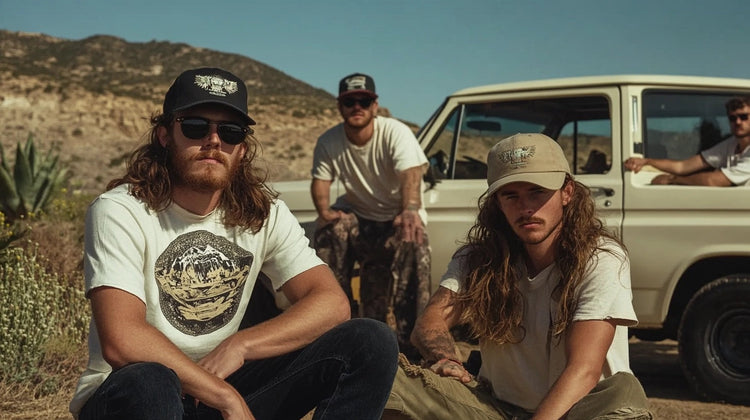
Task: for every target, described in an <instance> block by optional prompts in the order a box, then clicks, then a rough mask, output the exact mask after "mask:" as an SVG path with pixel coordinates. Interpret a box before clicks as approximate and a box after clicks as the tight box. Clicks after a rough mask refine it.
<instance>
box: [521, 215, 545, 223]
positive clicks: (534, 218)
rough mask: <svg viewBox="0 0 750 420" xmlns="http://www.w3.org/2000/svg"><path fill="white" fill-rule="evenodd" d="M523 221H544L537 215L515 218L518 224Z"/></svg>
mask: <svg viewBox="0 0 750 420" xmlns="http://www.w3.org/2000/svg"><path fill="white" fill-rule="evenodd" d="M524 223H544V220H542V219H540V218H538V217H524V216H521V217H519V218H518V219H516V221H515V224H517V225H520V224H524Z"/></svg>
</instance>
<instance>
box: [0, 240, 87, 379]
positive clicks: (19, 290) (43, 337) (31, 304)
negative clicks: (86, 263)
mask: <svg viewBox="0 0 750 420" xmlns="http://www.w3.org/2000/svg"><path fill="white" fill-rule="evenodd" d="M75 283H76V281H74V280H71V279H69V278H65V277H60V276H59V275H58V274H56V273H50V272H49V271H48V270H47V269H46V268H45V265H44V264H42V261H41V257H39V256H37V254H36V251H35V250H33V249H27V250H24V249H22V248H17V247H9V248H6V249H5V250H2V251H0V337H1V338H0V380H2V381H6V382H23V381H32V380H36V381H40V379H39V378H38V372H39V366H40V363H41V362H42V360H43V358H44V356H45V352H46V351H47V350H48V347H49V346H50V345H53V344H54V345H59V344H57V343H60V342H77V343H81V342H83V340H84V339H85V337H86V334H87V328H88V320H89V317H90V315H89V309H88V305H87V302H86V301H85V298H84V296H83V290H82V289H83V288H82V287H81V285H80V284H75ZM78 283H80V279H78ZM42 380H43V379H42Z"/></svg>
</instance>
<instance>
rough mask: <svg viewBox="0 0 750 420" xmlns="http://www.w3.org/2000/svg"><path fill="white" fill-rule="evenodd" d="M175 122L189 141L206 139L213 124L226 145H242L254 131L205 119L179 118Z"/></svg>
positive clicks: (234, 124)
mask: <svg viewBox="0 0 750 420" xmlns="http://www.w3.org/2000/svg"><path fill="white" fill-rule="evenodd" d="M175 121H177V122H178V123H180V130H181V131H182V135H184V136H185V137H187V138H189V139H193V140H199V139H202V138H205V137H206V136H207V135H208V132H209V131H210V129H211V124H216V132H217V133H218V134H219V138H220V139H221V141H223V142H224V143H226V144H232V145H234V144H240V143H242V142H243V141H245V137H246V136H247V134H248V133H250V134H252V130H251V129H250V128H248V127H243V126H241V125H239V124H236V123H231V122H219V121H211V120H209V119H207V118H203V117H177V118H175Z"/></svg>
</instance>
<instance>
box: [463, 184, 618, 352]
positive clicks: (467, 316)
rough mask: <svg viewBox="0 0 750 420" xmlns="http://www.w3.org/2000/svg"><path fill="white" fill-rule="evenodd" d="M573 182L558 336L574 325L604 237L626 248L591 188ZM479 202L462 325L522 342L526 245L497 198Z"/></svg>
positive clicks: (560, 251) (561, 246)
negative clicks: (579, 294) (579, 292)
mask: <svg viewBox="0 0 750 420" xmlns="http://www.w3.org/2000/svg"><path fill="white" fill-rule="evenodd" d="M568 182H572V183H574V188H573V195H572V197H571V200H570V202H569V203H568V205H566V206H565V207H563V217H562V226H561V230H560V233H559V235H558V237H557V243H556V250H555V251H556V252H555V262H556V263H557V266H558V268H559V270H560V273H561V280H560V283H559V284H558V285H557V287H556V289H555V291H554V292H553V293H554V294H555V295H556V297H557V296H559V299H560V300H559V305H560V306H559V312H558V313H559V317H558V319H556V320H553V323H554V325H553V328H552V329H553V335H554V336H556V337H559V336H560V334H562V333H563V332H565V331H566V329H567V328H568V326H569V325H570V324H571V322H572V318H573V313H574V311H575V308H576V305H577V299H576V288H577V287H578V286H579V285H580V284H581V281H582V279H583V277H584V275H585V274H586V270H587V267H588V264H589V262H590V260H591V257H592V256H593V255H594V253H595V252H597V251H598V250H601V249H602V248H601V245H602V241H601V240H602V238H609V239H611V240H613V241H615V242H616V243H618V244H619V245H620V246H622V248H623V250H624V249H625V247H624V246H623V245H622V243H621V242H620V241H619V240H618V239H617V238H616V237H615V236H614V235H613V234H612V233H611V232H609V231H607V230H606V229H605V227H604V225H603V223H602V221H601V220H600V219H599V218H597V217H596V215H595V207H594V202H593V200H592V199H591V192H590V190H589V189H588V187H586V186H585V185H583V184H581V183H580V182H578V181H575V180H573V178H572V177H570V176H568V177H567V178H566V180H565V183H568ZM479 203H480V205H479V215H478V216H477V221H476V223H475V224H474V226H473V227H472V228H471V229H470V230H469V233H468V236H467V240H466V245H465V247H464V251H465V258H466V260H465V261H464V262H465V267H470V270H469V273H468V277H467V278H466V279H464V283H463V287H462V288H461V290H460V291H459V293H458V294H457V296H456V299H457V302H458V303H460V304H461V305H462V308H463V313H462V321H463V322H465V323H467V324H468V325H469V327H470V330H471V332H472V334H473V335H474V336H475V337H477V338H484V339H489V340H492V341H494V342H496V343H498V344H502V343H508V342H511V343H517V342H519V341H521V340H522V339H523V337H524V335H525V330H524V327H523V325H522V319H523V311H524V300H523V296H522V295H521V291H520V288H519V284H518V280H517V279H519V278H520V275H521V270H520V267H519V264H518V262H519V261H523V257H524V255H525V250H524V245H523V243H522V242H521V241H520V240H519V239H518V236H517V235H516V234H515V233H514V232H513V229H512V228H511V225H510V224H509V223H508V220H507V219H506V218H505V215H504V214H503V212H502V211H501V209H500V205H499V204H498V202H497V200H496V199H495V197H494V195H493V196H486V195H484V196H482V197H480V199H479ZM603 250H604V251H607V250H606V249H603ZM607 252H608V251H607Z"/></svg>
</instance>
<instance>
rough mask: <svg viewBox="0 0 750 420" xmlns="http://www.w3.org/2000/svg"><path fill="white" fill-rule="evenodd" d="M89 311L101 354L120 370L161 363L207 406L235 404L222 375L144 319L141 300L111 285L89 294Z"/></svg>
mask: <svg viewBox="0 0 750 420" xmlns="http://www.w3.org/2000/svg"><path fill="white" fill-rule="evenodd" d="M91 302H92V311H93V316H94V319H95V320H96V325H97V329H98V334H99V338H100V342H101V348H102V355H103V356H104V359H105V360H106V361H107V362H108V363H109V364H110V365H111V366H112V367H113V369H119V368H121V367H123V366H125V365H128V364H131V363H137V362H154V363H159V364H162V365H164V366H166V367H168V368H170V369H172V370H173V371H175V373H176V374H177V376H178V377H179V378H180V382H181V385H182V389H183V391H184V392H185V393H187V394H190V395H193V396H194V397H196V398H198V399H199V400H201V401H203V402H204V403H206V404H207V405H209V406H212V407H215V408H218V409H223V408H225V407H229V406H232V405H234V406H237V405H238V404H239V400H238V399H237V393H236V391H235V390H234V389H233V388H232V387H231V386H230V385H229V384H227V383H226V382H224V381H223V380H222V379H221V378H219V377H217V376H215V375H212V374H211V373H209V372H207V371H206V370H204V369H203V368H201V367H200V366H198V364H197V363H195V362H194V361H193V360H191V359H190V358H189V357H187V355H186V354H185V353H183V352H182V351H181V350H180V349H179V348H178V347H177V346H175V345H174V343H172V342H171V341H170V340H169V339H168V338H167V337H166V336H165V335H164V334H162V333H161V332H160V331H159V330H157V329H156V328H154V327H153V326H151V325H150V324H148V323H146V322H145V309H144V305H143V303H142V302H141V301H140V300H138V299H137V298H136V297H135V296H133V295H131V294H129V293H126V292H123V291H120V290H117V289H110V288H99V289H95V290H94V291H93V292H92V293H91Z"/></svg>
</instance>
